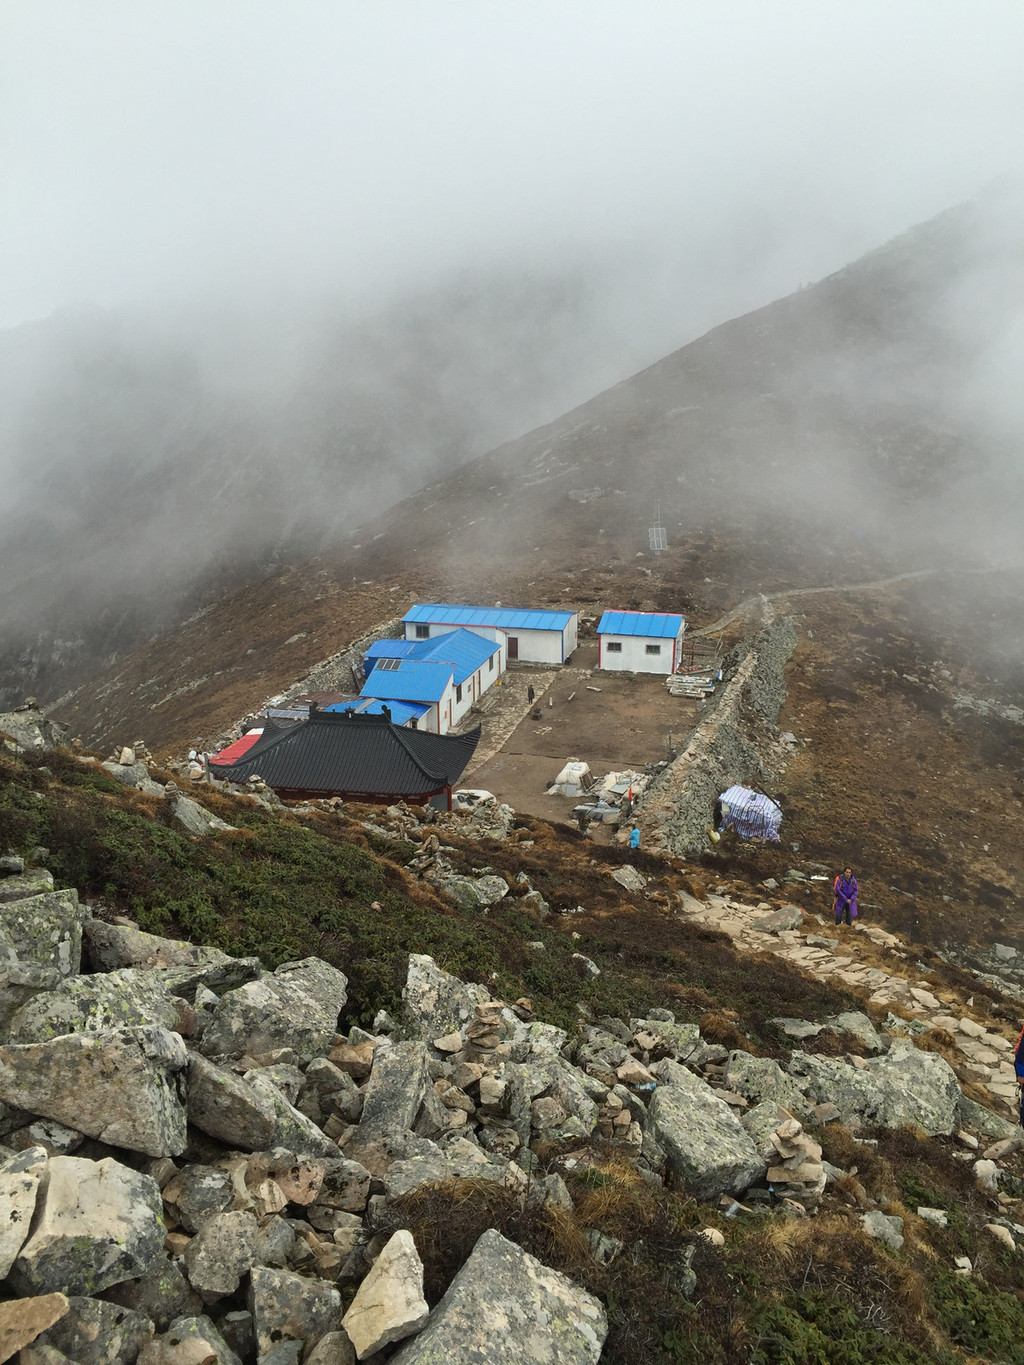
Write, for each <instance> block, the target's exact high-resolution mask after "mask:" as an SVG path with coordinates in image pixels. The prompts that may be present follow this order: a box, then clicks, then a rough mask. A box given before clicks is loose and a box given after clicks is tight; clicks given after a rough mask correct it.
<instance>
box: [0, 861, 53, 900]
mask: <svg viewBox="0 0 1024 1365" xmlns="http://www.w3.org/2000/svg"><path fill="white" fill-rule="evenodd" d="M52 891H53V873H52V872H48V871H47V870H46V868H45V867H30V868H29V869H28V871H27V872H16V873H14V874H13V875H12V876H7V877H3V878H0V905H5V904H10V903H11V902H12V901H20V900H34V899H35V897H36V896H42V895H45V894H47V893H49V892H52Z"/></svg>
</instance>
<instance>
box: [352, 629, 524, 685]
mask: <svg viewBox="0 0 1024 1365" xmlns="http://www.w3.org/2000/svg"><path fill="white" fill-rule="evenodd" d="M500 648H501V646H500V645H499V644H498V643H497V642H496V641H494V640H485V639H484V637H483V636H482V635H474V634H473V632H472V631H471V630H462V629H459V630H450V631H448V633H447V634H446V635H435V636H434V638H433V639H432V640H378V641H377V642H376V644H372V645H371V646H370V648H369V649H368V650H367V651H366V653H365V654H364V655H363V658H364V660H365V659H374V660H376V659H424V660H432V661H434V662H436V663H443V664H451V665H452V667H453V668H454V669H455V681H456V682H457V683H464V682H465V681H466V679H467V678H469V677H472V675H473V674H474V673H475V672H476V671H477V669H478V668H480V666H481V665H482V664H485V663H486V662H487V660H488V659H489V658H490V657H491V655H492V654H497V653H498V651H499V650H500Z"/></svg>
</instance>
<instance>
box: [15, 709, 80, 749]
mask: <svg viewBox="0 0 1024 1365" xmlns="http://www.w3.org/2000/svg"><path fill="white" fill-rule="evenodd" d="M0 735H10V737H11V739H13V740H14V741H15V743H16V744H20V745H21V747H22V748H23V749H56V748H57V747H58V746H59V745H61V744H67V742H68V740H69V739H70V737H71V731H70V730H69V729H68V727H67V726H66V725H64V724H62V723H61V722H60V721H58V720H50V719H49V717H48V716H47V715H46V713H45V712H43V711H41V710H40V709H39V707H38V706H34V705H31V704H29V703H28V702H27V703H26V704H25V705H24V706H22V707H19V708H18V710H17V711H4V712H3V713H0Z"/></svg>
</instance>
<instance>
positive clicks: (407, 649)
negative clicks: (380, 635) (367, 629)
mask: <svg viewBox="0 0 1024 1365" xmlns="http://www.w3.org/2000/svg"><path fill="white" fill-rule="evenodd" d="M422 643H423V642H422V641H421V640H375V641H374V643H373V644H372V645H371V646H370V648H369V649H368V650H367V651H366V653H365V654H364V655H363V658H364V659H408V658H410V657H414V656H415V655H416V646H417V645H419V644H422ZM427 643H428V644H429V643H430V642H429V641H427Z"/></svg>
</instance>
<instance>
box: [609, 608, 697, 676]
mask: <svg viewBox="0 0 1024 1365" xmlns="http://www.w3.org/2000/svg"><path fill="white" fill-rule="evenodd" d="M685 630H686V618H685V617H684V616H676V615H673V614H670V613H668V612H660V611H658V612H655V611H606V612H605V613H604V615H603V616H602V617H601V622H600V624H599V625H598V627H597V666H598V668H606V669H609V670H613V669H614V670H616V671H619V672H623V673H665V674H668V673H674V672H675V671H676V666H677V665H678V663H679V662H680V659H681V656H682V644H683V634H684V632H685Z"/></svg>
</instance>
